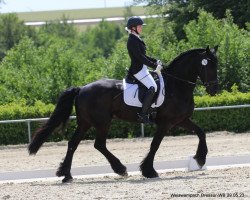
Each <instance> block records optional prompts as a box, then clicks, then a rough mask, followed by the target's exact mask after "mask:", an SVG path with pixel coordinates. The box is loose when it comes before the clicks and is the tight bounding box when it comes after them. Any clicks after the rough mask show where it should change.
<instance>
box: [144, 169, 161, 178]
mask: <svg viewBox="0 0 250 200" xmlns="http://www.w3.org/2000/svg"><path fill="white" fill-rule="evenodd" d="M142 175H143V176H144V177H145V178H158V177H159V175H158V173H157V172H156V171H155V170H154V169H153V170H152V171H148V172H143V171H142Z"/></svg>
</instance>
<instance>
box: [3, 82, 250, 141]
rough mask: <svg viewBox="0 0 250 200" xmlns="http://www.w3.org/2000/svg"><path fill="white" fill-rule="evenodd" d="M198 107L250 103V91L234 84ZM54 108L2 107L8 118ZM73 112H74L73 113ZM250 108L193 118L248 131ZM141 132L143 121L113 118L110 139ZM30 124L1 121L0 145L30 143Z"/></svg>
mask: <svg viewBox="0 0 250 200" xmlns="http://www.w3.org/2000/svg"><path fill="white" fill-rule="evenodd" d="M195 103H196V107H211V106H220V105H237V104H250V93H241V92H238V91H237V89H236V88H235V87H234V88H233V92H232V93H228V92H226V91H225V92H223V93H222V94H220V95H218V96H215V97H209V96H202V97H195ZM53 109H54V106H53V105H52V104H47V105H46V104H44V103H42V102H40V101H38V102H36V103H35V105H34V106H26V102H25V101H22V102H21V103H19V104H16V103H11V104H8V105H2V106H0V120H7V119H26V118H39V117H49V116H50V114H51V113H52V111H53ZM72 115H73V113H72ZM249 116H250V108H238V109H225V110H207V111H195V112H194V114H193V116H192V118H193V121H195V122H196V123H197V124H198V125H199V126H200V127H202V128H203V129H204V130H205V131H218V130H228V131H234V132H242V131H248V130H249V129H250V118H249ZM38 126H41V123H39V122H38V123H32V126H31V129H32V132H33V131H34V130H35V129H36V128H38ZM75 128H76V122H75V120H72V121H70V123H69V124H68V126H67V130H66V134H65V135H62V134H59V132H55V134H53V135H52V136H51V137H50V138H49V141H60V140H62V139H68V138H70V137H71V135H72V133H74V130H75ZM154 132H155V127H154V126H148V125H147V126H146V127H145V136H153V134H154ZM172 134H173V135H181V134H187V132H186V131H183V130H180V129H174V130H173V131H172ZM140 135H141V130H140V124H136V123H134V124H132V123H128V122H123V121H120V120H114V121H113V123H112V126H111V129H110V132H109V138H127V137H138V136H140ZM94 137H95V130H94V129H91V130H89V132H88V134H87V135H86V138H88V139H93V138H94ZM27 142H28V136H27V124H25V123H17V124H0V144H5V145H6V144H19V143H27Z"/></svg>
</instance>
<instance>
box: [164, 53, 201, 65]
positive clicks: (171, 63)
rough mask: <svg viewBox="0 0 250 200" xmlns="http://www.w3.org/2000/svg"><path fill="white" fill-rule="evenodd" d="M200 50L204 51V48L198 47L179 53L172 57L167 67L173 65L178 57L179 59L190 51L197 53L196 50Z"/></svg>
mask: <svg viewBox="0 0 250 200" xmlns="http://www.w3.org/2000/svg"><path fill="white" fill-rule="evenodd" d="M200 51H205V49H202V48H199V49H190V50H187V51H185V52H182V53H181V54H180V55H178V56H177V57H176V58H174V59H173V60H172V61H171V62H170V63H169V65H168V68H169V67H173V66H174V65H175V62H177V61H178V60H179V59H181V58H182V57H184V56H186V55H188V54H191V53H197V52H200Z"/></svg>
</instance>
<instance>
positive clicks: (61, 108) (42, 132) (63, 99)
mask: <svg viewBox="0 0 250 200" xmlns="http://www.w3.org/2000/svg"><path fill="white" fill-rule="evenodd" d="M79 91H80V88H79V87H75V88H69V89H67V90H65V91H64V92H63V93H62V94H61V96H60V97H59V99H58V102H57V105H56V107H55V110H54V112H53V113H52V115H51V117H50V118H49V120H48V121H47V122H46V123H45V124H44V125H43V126H42V127H41V128H40V129H38V130H37V131H36V132H35V134H34V136H33V138H32V141H31V143H30V144H29V146H28V151H29V154H36V153H37V151H38V150H39V148H40V147H41V146H42V144H43V143H44V142H45V141H46V139H47V138H48V137H49V135H51V133H52V132H53V131H54V130H55V128H57V127H58V126H59V125H61V124H62V125H63V126H64V125H65V124H66V123H67V121H68V119H69V116H70V114H71V112H72V109H73V105H74V99H75V97H76V96H77V95H78V94H79Z"/></svg>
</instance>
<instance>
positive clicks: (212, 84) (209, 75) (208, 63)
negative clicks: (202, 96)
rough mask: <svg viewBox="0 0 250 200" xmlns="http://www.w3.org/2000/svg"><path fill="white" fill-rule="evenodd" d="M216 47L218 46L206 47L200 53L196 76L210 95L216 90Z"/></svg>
mask: <svg viewBox="0 0 250 200" xmlns="http://www.w3.org/2000/svg"><path fill="white" fill-rule="evenodd" d="M217 49H218V46H216V47H214V48H213V49H209V47H207V48H206V50H205V51H204V52H203V53H201V54H200V56H199V64H198V76H199V77H200V79H201V81H202V83H203V85H204V86H205V87H206V91H207V93H208V94H210V95H212V96H213V95H215V94H216V93H217V92H218V79H217V63H218V61H217V57H216V51H217Z"/></svg>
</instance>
